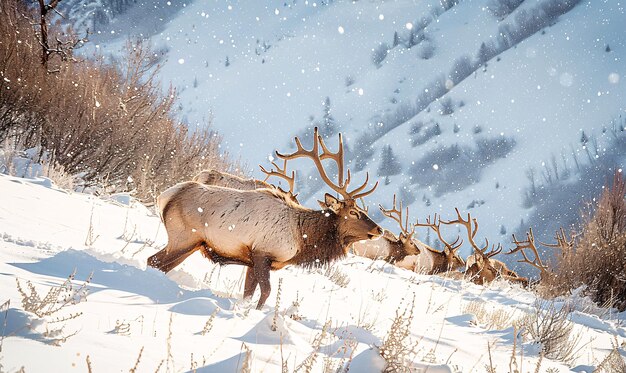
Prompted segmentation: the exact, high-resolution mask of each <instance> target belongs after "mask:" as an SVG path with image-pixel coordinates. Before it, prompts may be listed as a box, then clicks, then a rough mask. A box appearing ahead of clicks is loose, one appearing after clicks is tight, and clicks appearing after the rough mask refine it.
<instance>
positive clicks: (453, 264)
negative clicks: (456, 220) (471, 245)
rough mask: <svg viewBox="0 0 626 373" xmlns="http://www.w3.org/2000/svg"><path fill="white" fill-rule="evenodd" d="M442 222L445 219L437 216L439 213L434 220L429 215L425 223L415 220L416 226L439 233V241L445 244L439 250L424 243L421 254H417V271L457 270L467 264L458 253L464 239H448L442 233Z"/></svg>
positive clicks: (434, 272) (430, 273)
mask: <svg viewBox="0 0 626 373" xmlns="http://www.w3.org/2000/svg"><path fill="white" fill-rule="evenodd" d="M441 223H443V221H442V220H441V218H440V217H438V216H437V214H435V217H434V219H433V220H432V221H431V219H430V216H429V217H428V218H426V222H425V223H420V222H419V220H418V221H416V222H415V226H416V227H426V228H430V229H431V230H433V231H434V232H435V233H437V237H439V241H440V242H441V243H442V244H443V246H444V249H443V251H438V250H435V249H433V248H432V247H430V246H428V245H426V244H422V247H420V249H421V251H420V255H418V256H417V260H416V264H415V271H416V272H423V273H425V274H429V275H434V274H438V273H445V272H449V271H456V270H458V269H459V268H463V267H464V266H465V261H463V258H461V257H460V256H459V253H458V251H459V249H460V248H461V245H462V244H463V240H461V239H460V238H459V237H457V238H456V240H454V242H452V243H449V242H448V241H446V240H445V239H444V238H443V235H442V234H441V229H440V228H441Z"/></svg>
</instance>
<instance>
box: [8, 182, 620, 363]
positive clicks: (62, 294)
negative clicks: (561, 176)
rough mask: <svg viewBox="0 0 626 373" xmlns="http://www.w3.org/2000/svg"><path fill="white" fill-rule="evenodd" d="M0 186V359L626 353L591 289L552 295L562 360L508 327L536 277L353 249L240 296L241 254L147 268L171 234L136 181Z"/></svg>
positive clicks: (530, 359) (523, 308) (501, 359)
mask: <svg viewBox="0 0 626 373" xmlns="http://www.w3.org/2000/svg"><path fill="white" fill-rule="evenodd" d="M0 190H2V194H1V196H0V205H2V209H0V258H1V260H0V287H1V288H2V295H1V298H0V302H1V303H2V306H1V308H0V310H1V311H2V312H1V313H0V325H2V339H1V340H0V351H1V352H0V368H1V369H0V370H2V371H7V372H14V371H17V370H19V369H20V368H22V367H23V370H24V371H26V372H50V371H55V372H67V371H74V370H76V371H88V370H89V371H94V372H101V371H125V370H128V369H131V368H133V369H136V370H137V371H161V372H162V371H173V372H179V371H199V372H223V371H252V372H277V371H285V370H284V369H286V370H287V371H294V370H304V371H311V370H310V369H312V371H336V369H338V368H342V367H343V368H349V369H350V371H353V372H373V371H380V370H381V369H382V368H383V367H384V366H385V361H384V360H383V359H382V358H381V357H380V353H379V352H380V349H382V350H383V351H386V353H387V355H386V356H388V357H389V359H390V360H391V361H392V362H393V361H395V362H397V363H399V364H401V365H402V366H404V367H410V368H411V369H413V371H426V370H427V371H429V372H483V371H485V369H486V368H485V367H489V366H491V367H493V368H495V371H498V372H500V371H509V369H512V368H510V367H513V366H515V367H517V368H518V369H519V370H520V371H522V372H529V371H536V370H535V369H536V367H537V365H540V369H539V371H541V372H545V371H553V372H554V371H558V372H565V371H570V370H571V371H575V372H591V371H592V370H593V369H594V366H598V365H599V364H600V362H602V361H603V360H604V361H608V360H606V358H607V356H608V355H609V353H611V351H613V350H614V347H616V346H617V350H615V351H617V353H621V354H622V356H624V355H625V354H626V353H625V352H624V346H625V343H626V329H625V328H624V322H625V321H626V315H624V314H615V313H612V312H610V311H608V310H602V309H598V308H596V307H595V306H593V305H591V303H588V302H586V301H585V299H581V298H576V297H572V298H571V299H569V300H567V303H564V300H561V301H558V302H556V303H555V304H554V307H556V308H554V309H553V310H555V309H561V307H564V306H565V304H567V307H569V308H568V310H569V312H571V313H570V314H569V316H568V317H567V318H566V319H565V321H566V323H567V325H572V328H573V332H572V334H571V337H570V338H569V340H570V341H571V342H568V343H567V344H565V345H564V346H569V347H571V348H572V351H573V353H572V356H571V357H569V358H565V360H566V361H558V360H557V359H555V358H554V357H549V356H543V357H542V356H541V354H540V352H539V351H540V347H539V345H538V344H537V343H535V342H533V340H532V338H530V337H528V336H527V335H525V336H524V337H522V335H521V333H519V330H517V329H514V328H513V327H512V325H513V324H516V323H517V322H519V320H522V319H524V318H525V317H533V315H535V317H537V315H540V316H539V317H540V320H543V319H544V318H545V316H541V315H543V314H542V313H541V312H546V310H549V309H550V307H549V304H548V303H541V302H539V301H538V300H537V299H536V298H535V296H534V295H533V294H532V293H530V292H527V291H525V290H522V289H521V288H519V287H517V286H512V285H510V284H508V283H504V282H498V283H495V284H492V285H491V286H490V287H487V288H483V287H482V286H477V285H473V284H471V283H468V282H465V281H461V280H451V279H445V278H441V277H437V276H422V275H417V274H415V273H411V272H408V271H405V270H401V269H397V268H394V267H391V266H390V265H389V264H386V263H384V262H381V261H379V262H372V261H370V260H367V259H362V258H358V257H353V256H350V257H348V258H347V259H346V260H343V261H340V262H337V263H336V264H335V265H333V266H332V267H331V268H329V269H328V270H314V271H306V270H303V269H300V268H296V267H288V268H285V269H283V270H279V271H276V272H273V273H272V278H271V280H272V287H273V290H272V294H271V295H270V298H269V299H268V302H267V305H266V306H265V307H264V308H263V309H262V310H261V311H257V310H254V309H250V304H248V303H245V302H242V301H241V300H240V297H241V294H242V286H243V285H242V281H243V277H242V276H243V272H242V268H241V267H239V266H226V267H221V268H220V267H218V266H215V265H213V264H211V263H209V262H208V261H207V260H206V259H204V258H202V257H201V256H200V255H197V256H193V257H191V258H189V259H188V260H187V261H186V262H185V263H184V264H183V265H182V266H181V267H179V268H177V269H176V270H174V271H173V272H172V273H171V274H170V275H168V276H165V275H163V274H162V273H160V272H158V271H156V270H153V269H151V268H146V265H145V262H146V258H147V257H148V256H149V255H151V254H153V253H154V252H156V250H157V248H159V247H162V246H163V245H164V244H165V242H166V237H165V234H164V230H163V228H162V227H161V224H160V221H159V219H158V218H157V217H155V216H153V215H152V214H151V213H150V212H149V211H148V210H146V209H145V208H144V207H142V206H141V205H139V204H137V203H135V202H133V201H132V199H129V198H128V197H127V196H123V195H120V196H115V197H112V198H107V199H100V198H96V197H93V196H90V195H83V194H78V193H68V192H65V191H63V190H59V189H56V188H55V187H54V185H51V184H50V183H49V182H48V181H45V180H32V179H31V180H29V179H19V178H14V177H9V176H5V175H0ZM194 255H195V254H194ZM73 273H75V277H73V281H71V282H65V281H66V279H67V277H68V276H70V275H71V274H73ZM61 285H63V287H62V289H59V288H58V287H59V286H61ZM83 285H85V286H86V288H87V289H85V288H83V287H82V286H83ZM55 289H56V290H55ZM51 290H52V291H51ZM46 294H48V297H45V298H44V296H45V295H46ZM34 295H38V297H39V298H37V297H35V296H34ZM68 296H69V297H68ZM256 296H257V297H258V293H257V295H256ZM38 301H42V302H38ZM538 305H539V306H541V307H544V308H543V310H542V311H541V312H540V311H537V309H536V307H537V306H538ZM394 346H395V347H394ZM564 349H565V347H563V350H564ZM394 359H395V360H394ZM604 364H605V365H603V366H604V367H606V366H607V363H606V362H605V363H604ZM283 367H285V368H284V369H283ZM550 368H552V369H553V370H549V369H550ZM246 369H248V370H246ZM133 371H134V370H133ZM605 371H608V370H605Z"/></svg>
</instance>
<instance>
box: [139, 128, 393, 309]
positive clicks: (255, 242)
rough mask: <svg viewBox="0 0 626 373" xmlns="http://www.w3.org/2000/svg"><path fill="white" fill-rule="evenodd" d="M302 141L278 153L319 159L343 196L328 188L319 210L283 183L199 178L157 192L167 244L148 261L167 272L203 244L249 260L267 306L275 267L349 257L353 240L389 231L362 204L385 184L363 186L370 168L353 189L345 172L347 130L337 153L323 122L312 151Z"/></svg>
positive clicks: (223, 255)
mask: <svg viewBox="0 0 626 373" xmlns="http://www.w3.org/2000/svg"><path fill="white" fill-rule="evenodd" d="M295 141H296V145H297V147H298V149H297V151H296V152H294V153H293V154H287V155H283V154H280V153H278V152H276V154H277V156H278V157H279V158H281V159H284V160H288V159H294V158H299V157H306V158H310V159H312V160H313V162H314V163H315V166H316V167H317V170H318V172H319V173H320V176H321V178H322V179H323V180H324V182H325V183H326V184H327V185H328V186H329V187H330V188H331V189H332V190H333V191H335V192H337V193H338V194H339V195H341V196H342V197H343V199H338V198H335V197H333V196H332V195H330V194H328V193H326V195H325V197H324V201H323V202H320V204H321V205H322V206H323V210H321V211H320V210H312V209H308V208H305V207H303V206H301V205H299V204H296V203H294V202H292V201H290V200H289V199H286V198H284V196H283V195H281V193H280V192H279V191H277V190H276V189H268V188H261V189H256V190H237V189H229V188H224V187H218V186H212V185H205V184H201V183H198V182H194V181H188V182H184V183H180V184H177V185H175V186H173V187H170V188H169V189H167V190H166V191H164V192H163V193H161V195H159V197H158V198H157V204H158V208H159V209H160V211H161V217H162V219H163V222H164V224H165V228H166V231H167V235H168V243H167V245H166V247H165V248H164V249H162V250H161V251H159V252H158V253H156V254H155V255H153V256H151V257H150V258H148V265H150V266H152V267H155V268H158V269H159V270H161V271H163V272H168V271H170V270H171V269H173V268H174V267H176V266H177V265H179V264H180V263H182V262H183V261H184V260H185V259H186V258H187V257H189V256H190V255H191V254H192V253H194V252H195V251H197V250H200V251H201V252H202V254H204V256H205V257H207V258H208V259H210V260H212V261H213V262H216V263H219V264H239V265H244V266H247V267H248V268H247V271H246V279H245V285H244V297H245V298H248V297H251V296H252V295H253V294H254V291H255V289H256V287H257V285H259V287H260V288H261V297H260V299H259V302H258V304H257V308H258V309H260V308H261V307H262V306H263V304H265V301H266V299H267V297H268V296H269V294H270V291H271V286H270V281H269V277H270V270H277V269H280V268H283V267H285V266H287V265H290V264H295V265H301V266H305V267H314V266H320V265H324V264H326V263H329V262H331V261H333V260H335V259H338V258H341V257H344V256H345V255H346V254H347V251H348V249H349V247H350V245H351V244H352V243H354V242H356V241H359V240H365V239H372V238H376V237H379V236H381V235H382V233H383V230H382V229H381V228H380V227H379V226H378V225H377V224H376V223H374V222H373V221H372V220H371V219H370V218H369V217H368V216H367V214H366V212H365V211H364V210H363V209H361V208H360V207H359V206H358V205H357V204H356V200H357V199H358V198H361V197H364V196H366V195H368V194H370V193H372V192H373V191H374V189H375V188H376V187H377V186H378V183H376V184H375V185H374V187H372V188H371V189H369V190H366V191H363V190H365V188H366V187H367V182H368V180H369V175H367V177H366V180H365V182H364V183H363V184H362V185H361V186H359V187H357V188H355V189H354V190H352V191H348V185H349V184H350V171H348V177H347V178H346V179H344V178H343V162H344V160H343V143H342V140H341V135H339V148H340V149H339V151H338V152H337V153H331V152H330V151H328V149H327V148H326V145H325V144H324V142H323V140H322V138H321V137H320V136H319V134H318V131H317V128H316V129H315V133H314V141H313V149H312V150H310V151H307V150H305V149H304V148H303V147H302V144H301V143H300V140H299V139H298V138H297V137H296V139H295ZM320 147H321V148H322V154H320V152H319V149H320ZM328 158H331V159H333V160H334V161H335V162H336V163H337V166H338V168H339V170H340V172H339V175H338V177H339V183H338V184H335V183H333V182H332V181H331V180H330V178H329V177H328V175H327V174H326V171H325V170H324V167H323V165H322V159H328Z"/></svg>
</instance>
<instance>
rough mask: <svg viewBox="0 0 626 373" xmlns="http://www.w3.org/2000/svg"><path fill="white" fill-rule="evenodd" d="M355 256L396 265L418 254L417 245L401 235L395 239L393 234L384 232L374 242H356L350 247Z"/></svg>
mask: <svg viewBox="0 0 626 373" xmlns="http://www.w3.org/2000/svg"><path fill="white" fill-rule="evenodd" d="M352 251H353V252H354V254H355V255H358V256H362V257H365V258H369V259H373V260H376V259H382V260H384V261H386V262H389V263H392V264H397V263H399V262H401V261H402V260H404V258H406V257H407V256H411V255H417V254H419V249H418V248H417V245H415V243H414V242H413V240H411V239H410V238H407V237H406V236H405V235H404V234H403V233H400V236H398V237H396V236H395V235H394V234H393V233H391V232H389V231H387V230H385V233H384V234H383V236H382V237H381V238H380V239H378V240H374V241H358V242H355V243H354V244H353V245H352Z"/></svg>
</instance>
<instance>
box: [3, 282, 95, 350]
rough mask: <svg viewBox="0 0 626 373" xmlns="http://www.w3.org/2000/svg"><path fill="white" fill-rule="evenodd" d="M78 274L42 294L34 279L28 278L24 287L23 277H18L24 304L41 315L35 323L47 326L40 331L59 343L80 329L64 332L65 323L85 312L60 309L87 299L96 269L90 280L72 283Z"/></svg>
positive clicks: (29, 309) (47, 337) (28, 310)
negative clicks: (70, 311) (77, 283)
mask: <svg viewBox="0 0 626 373" xmlns="http://www.w3.org/2000/svg"><path fill="white" fill-rule="evenodd" d="M75 275H76V272H74V273H72V274H71V275H69V276H68V278H67V279H66V280H65V281H64V282H63V283H62V284H61V285H59V286H52V287H50V289H48V292H47V293H46V295H45V296H43V297H42V296H41V295H40V294H39V292H38V291H37V289H36V288H35V286H34V285H33V284H32V282H30V281H26V289H24V288H23V287H22V284H21V283H20V280H19V279H17V278H16V279H15V281H16V283H17V291H18V292H19V293H20V295H21V296H22V308H23V309H24V311H26V312H28V313H30V314H32V315H34V316H35V317H36V318H37V319H38V321H37V322H36V324H42V325H43V326H45V330H43V331H42V332H41V335H42V337H43V338H44V339H45V340H46V341H47V342H49V343H51V344H55V345H59V344H61V343H64V342H65V341H67V339H68V338H70V337H71V336H73V335H75V334H76V333H77V332H73V333H69V334H68V333H65V331H64V328H65V324H64V323H65V322H66V321H69V320H72V319H75V318H77V317H79V316H81V315H82V312H76V313H69V314H61V311H64V310H66V308H67V307H69V306H72V305H76V304H78V303H80V302H82V301H84V300H86V299H87V293H88V292H89V289H88V288H87V285H89V283H90V282H91V277H92V275H93V273H92V274H90V275H89V277H88V278H87V280H85V282H84V283H83V284H82V285H80V286H76V285H74V284H73V283H72V281H73V280H74V277H75ZM31 327H32V322H31Z"/></svg>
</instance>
